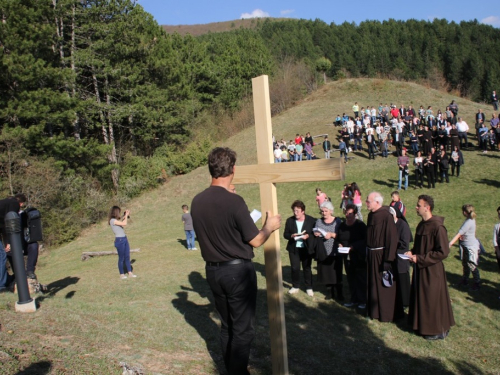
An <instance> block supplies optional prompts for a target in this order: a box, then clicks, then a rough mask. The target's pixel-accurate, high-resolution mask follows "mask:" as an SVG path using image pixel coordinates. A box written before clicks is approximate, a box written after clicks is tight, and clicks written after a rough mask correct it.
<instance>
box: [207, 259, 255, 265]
mask: <svg viewBox="0 0 500 375" xmlns="http://www.w3.org/2000/svg"><path fill="white" fill-rule="evenodd" d="M248 262H251V260H250V259H233V260H228V261H227V262H207V266H209V267H225V266H234V265H236V264H242V263H248Z"/></svg>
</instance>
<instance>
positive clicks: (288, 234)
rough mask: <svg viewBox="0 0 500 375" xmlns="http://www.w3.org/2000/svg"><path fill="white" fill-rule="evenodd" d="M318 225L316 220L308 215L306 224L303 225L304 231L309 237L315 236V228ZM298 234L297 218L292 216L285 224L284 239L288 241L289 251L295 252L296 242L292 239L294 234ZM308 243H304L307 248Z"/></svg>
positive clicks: (287, 247)
mask: <svg viewBox="0 0 500 375" xmlns="http://www.w3.org/2000/svg"><path fill="white" fill-rule="evenodd" d="M315 225H316V219H315V218H313V217H312V216H309V215H306V218H305V220H304V224H303V225H302V230H305V231H306V233H307V234H308V235H309V237H312V236H314V234H313V231H312V230H313V228H314V226H315ZM297 232H298V229H297V223H296V222H295V216H290V217H289V218H288V219H286V223H285V232H284V233H283V237H285V239H287V240H288V244H287V245H286V249H287V251H290V250H295V242H296V241H295V240H294V239H293V238H292V234H295V233H297ZM307 242H308V241H304V244H305V246H306V247H307Z"/></svg>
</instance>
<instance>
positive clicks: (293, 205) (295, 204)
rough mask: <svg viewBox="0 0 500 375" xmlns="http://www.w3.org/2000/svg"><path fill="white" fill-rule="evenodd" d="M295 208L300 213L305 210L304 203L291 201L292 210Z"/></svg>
mask: <svg viewBox="0 0 500 375" xmlns="http://www.w3.org/2000/svg"><path fill="white" fill-rule="evenodd" d="M295 207H297V208H300V209H301V210H302V211H305V210H306V205H305V204H304V202H302V201H299V200H296V201H293V203H292V210H293V209H294V208H295Z"/></svg>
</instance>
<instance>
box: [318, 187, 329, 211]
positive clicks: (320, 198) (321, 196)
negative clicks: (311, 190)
mask: <svg viewBox="0 0 500 375" xmlns="http://www.w3.org/2000/svg"><path fill="white" fill-rule="evenodd" d="M327 198H328V197H327V196H326V194H325V193H323V192H322V191H321V189H320V188H317V189H316V203H317V204H318V207H320V206H321V203H323V202H324V201H326V200H327Z"/></svg>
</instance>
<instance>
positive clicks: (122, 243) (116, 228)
mask: <svg viewBox="0 0 500 375" xmlns="http://www.w3.org/2000/svg"><path fill="white" fill-rule="evenodd" d="M120 212H121V209H120V207H118V206H113V207H111V210H110V211H109V216H108V223H109V225H110V226H111V229H112V230H113V233H114V234H115V247H116V251H117V252H118V271H119V272H120V279H122V280H124V279H126V278H127V275H125V272H127V273H128V277H137V275H134V274H133V273H132V266H131V264H130V245H129V243H128V239H127V236H125V229H124V228H125V227H126V226H127V224H128V219H129V216H130V210H125V213H124V214H123V218H121V217H120Z"/></svg>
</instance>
